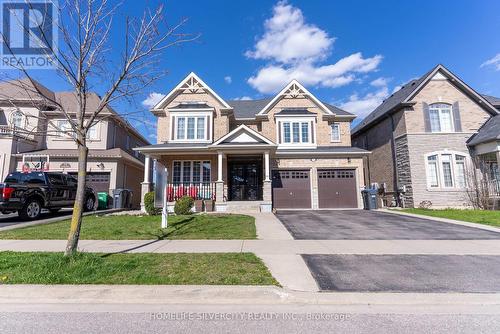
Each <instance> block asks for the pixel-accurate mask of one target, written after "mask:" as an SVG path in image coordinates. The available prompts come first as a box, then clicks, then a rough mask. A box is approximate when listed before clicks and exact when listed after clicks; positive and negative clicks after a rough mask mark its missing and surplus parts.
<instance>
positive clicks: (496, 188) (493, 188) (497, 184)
mask: <svg viewBox="0 0 500 334" xmlns="http://www.w3.org/2000/svg"><path fill="white" fill-rule="evenodd" d="M489 191H490V192H491V193H492V194H493V195H495V196H500V180H491V181H490V190H489Z"/></svg>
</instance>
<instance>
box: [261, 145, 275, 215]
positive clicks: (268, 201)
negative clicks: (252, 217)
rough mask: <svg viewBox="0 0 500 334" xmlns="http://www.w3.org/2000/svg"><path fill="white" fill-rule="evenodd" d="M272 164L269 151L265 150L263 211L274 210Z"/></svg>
mask: <svg viewBox="0 0 500 334" xmlns="http://www.w3.org/2000/svg"><path fill="white" fill-rule="evenodd" d="M270 174H271V173H270V166H269V151H265V152H264V181H263V182H262V200H263V203H262V204H261V205H260V211H261V212H271V211H272V206H273V205H272V194H271V192H272V187H271V178H270Z"/></svg>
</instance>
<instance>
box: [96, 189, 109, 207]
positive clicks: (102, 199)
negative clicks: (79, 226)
mask: <svg viewBox="0 0 500 334" xmlns="http://www.w3.org/2000/svg"><path fill="white" fill-rule="evenodd" d="M108 196H109V195H108V193H105V192H102V193H97V210H106V209H107V208H108Z"/></svg>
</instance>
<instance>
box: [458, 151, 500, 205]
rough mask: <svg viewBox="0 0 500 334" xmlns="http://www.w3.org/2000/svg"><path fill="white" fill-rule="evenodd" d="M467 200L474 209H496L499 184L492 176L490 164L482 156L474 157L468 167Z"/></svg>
mask: <svg viewBox="0 0 500 334" xmlns="http://www.w3.org/2000/svg"><path fill="white" fill-rule="evenodd" d="M465 178H466V185H467V188H466V196H467V202H468V204H469V205H471V206H472V207H473V208H474V209H482V210H492V209H495V206H496V202H495V197H496V196H497V195H498V189H497V187H498V185H497V184H496V181H495V180H494V179H493V178H492V177H491V173H490V171H489V166H488V164H486V162H485V161H483V160H482V159H481V158H480V157H474V158H473V159H472V163H471V164H470V166H469V167H468V168H467V169H466V177H465Z"/></svg>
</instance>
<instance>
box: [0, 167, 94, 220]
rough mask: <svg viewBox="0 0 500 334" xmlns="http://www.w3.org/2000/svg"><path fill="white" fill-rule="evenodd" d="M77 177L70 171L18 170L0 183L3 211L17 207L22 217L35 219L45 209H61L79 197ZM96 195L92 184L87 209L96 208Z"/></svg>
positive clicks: (86, 201)
mask: <svg viewBox="0 0 500 334" xmlns="http://www.w3.org/2000/svg"><path fill="white" fill-rule="evenodd" d="M76 186H77V180H76V179H75V178H74V177H73V176H71V175H67V174H63V173H55V172H28V173H21V172H14V173H10V174H9V175H7V177H6V178H5V181H4V183H0V212H2V213H10V212H14V211H17V212H18V214H19V216H20V217H21V218H22V219H26V220H34V219H37V218H38V217H39V216H40V213H41V211H42V209H48V210H50V212H57V211H59V210H60V209H61V208H64V207H72V206H73V204H74V202H75V198H76ZM95 202H96V196H95V193H94V191H93V190H92V189H91V188H88V187H87V188H86V189H85V203H84V209H85V210H86V211H90V210H93V209H94V205H95Z"/></svg>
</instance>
